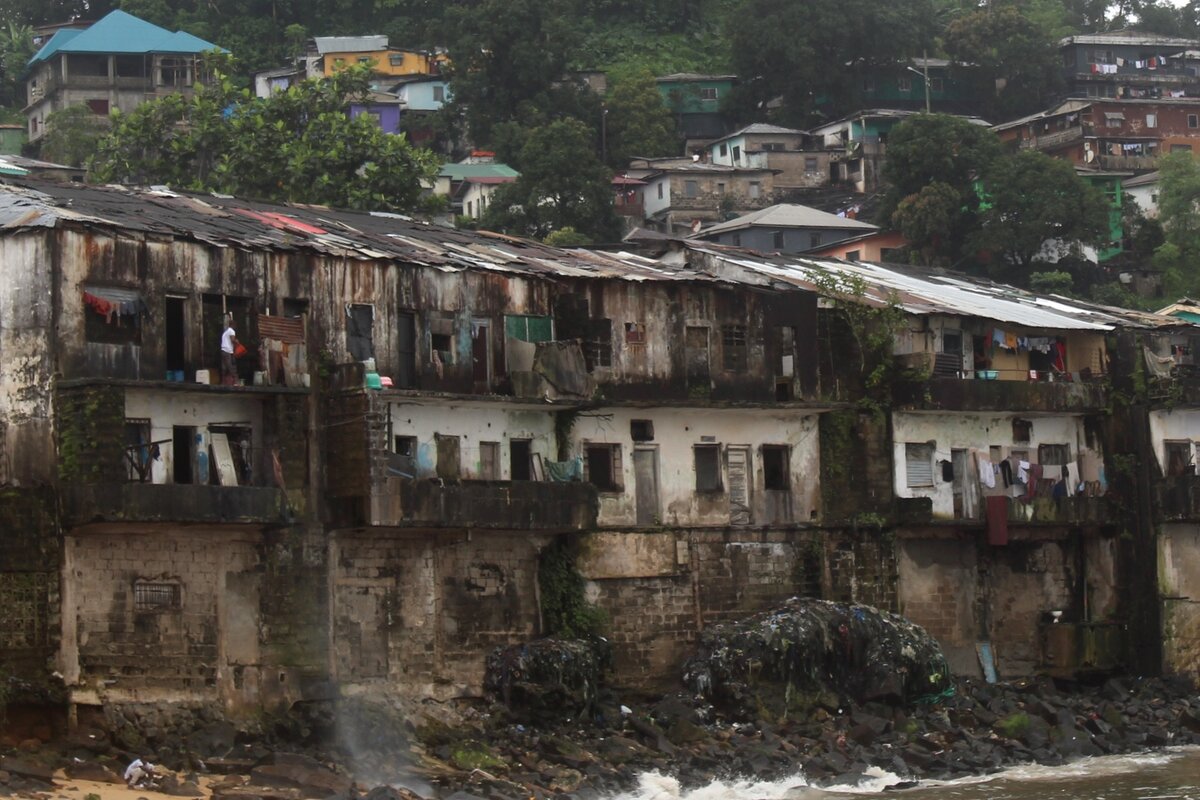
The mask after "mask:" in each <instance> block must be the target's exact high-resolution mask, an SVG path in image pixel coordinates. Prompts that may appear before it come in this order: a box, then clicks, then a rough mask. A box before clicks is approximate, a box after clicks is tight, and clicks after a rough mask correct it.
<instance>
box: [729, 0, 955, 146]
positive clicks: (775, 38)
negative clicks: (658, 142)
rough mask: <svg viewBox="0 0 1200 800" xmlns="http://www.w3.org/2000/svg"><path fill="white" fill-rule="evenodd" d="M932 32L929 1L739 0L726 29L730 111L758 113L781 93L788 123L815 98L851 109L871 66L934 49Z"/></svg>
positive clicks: (798, 120)
mask: <svg viewBox="0 0 1200 800" xmlns="http://www.w3.org/2000/svg"><path fill="white" fill-rule="evenodd" d="M933 34H934V3H933V0H892V1H891V2H887V3H880V2H878V0H805V2H794V0H741V2H740V3H739V4H738V5H737V7H736V8H735V9H734V10H733V11H732V12H731V13H730V15H729V20H728V23H727V27H726V39H727V41H728V44H729V48H730V52H731V53H732V54H733V56H732V58H733V67H734V71H735V72H736V73H737V74H738V75H739V76H740V83H739V86H738V88H737V90H736V95H737V101H736V109H737V111H738V112H739V113H740V114H741V115H742V116H743V117H745V118H747V119H749V118H753V117H759V118H761V117H762V115H763V114H764V113H765V111H766V106H767V103H768V102H769V101H771V100H773V99H775V98H777V97H782V99H783V108H784V114H783V115H782V118H781V120H780V121H782V122H789V123H793V124H800V123H802V122H803V121H804V117H805V115H806V113H807V112H808V111H810V110H811V109H812V108H813V107H814V104H815V102H816V100H817V99H818V98H819V97H823V98H825V99H826V100H827V101H829V102H830V104H831V105H832V106H833V107H834V111H833V113H835V114H836V113H838V112H844V111H848V110H851V109H852V108H853V107H855V106H856V105H857V103H858V99H859V96H860V92H861V87H862V81H863V79H864V78H865V76H866V74H867V72H868V71H869V70H871V69H872V68H873V67H875V66H877V65H888V66H891V65H894V64H895V63H896V62H897V61H899V60H902V59H906V58H910V57H912V56H919V55H921V53H922V52H923V51H924V50H927V49H928V50H932V46H931V45H932V43H933Z"/></svg>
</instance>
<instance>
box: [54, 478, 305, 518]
mask: <svg viewBox="0 0 1200 800" xmlns="http://www.w3.org/2000/svg"><path fill="white" fill-rule="evenodd" d="M283 497H284V494H283V492H282V491H280V490H279V489H275V488H267V487H257V486H206V485H199V484H153V483H117V484H113V483H99V484H82V483H73V484H69V485H67V486H65V487H63V489H62V492H61V498H62V504H63V521H64V524H66V525H68V526H79V525H87V524H92V523H103V522H143V523H150V522H167V523H173V524H177V523H184V524H189V523H190V524H195V523H201V524H202V523H211V524H220V525H231V524H258V525H283V524H286V523H287V522H288V513H287V508H286V507H285V504H284V502H283Z"/></svg>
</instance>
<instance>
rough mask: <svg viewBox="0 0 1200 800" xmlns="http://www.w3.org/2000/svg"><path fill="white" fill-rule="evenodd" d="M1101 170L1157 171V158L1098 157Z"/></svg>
mask: <svg viewBox="0 0 1200 800" xmlns="http://www.w3.org/2000/svg"><path fill="white" fill-rule="evenodd" d="M1099 161H1100V168H1101V169H1115V170H1136V171H1143V172H1145V171H1149V170H1155V169H1158V157H1157V156H1105V155H1102V156H1100V157H1099Z"/></svg>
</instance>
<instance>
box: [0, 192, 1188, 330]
mask: <svg viewBox="0 0 1200 800" xmlns="http://www.w3.org/2000/svg"><path fill="white" fill-rule="evenodd" d="M56 226H67V227H92V228H102V229H111V230H124V231H128V232H132V233H142V234H145V235H150V236H164V237H172V238H180V239H188V240H193V241H199V242H204V243H208V244H211V245H213V246H216V247H234V248H240V249H245V250H255V249H262V250H273V251H301V250H307V251H312V252H317V253H322V254H327V255H333V256H336V257H345V258H354V259H359V260H363V261H373V260H378V261H386V262H394V261H398V262H403V263H408V264H415V265H422V266H428V267H431V268H434V269H439V270H443V271H447V272H456V271H463V270H485V271H493V272H498V273H503V274H511V275H521V276H525V277H529V278H535V279H545V280H554V279H555V278H565V277H571V278H606V279H615V280H627V281H636V282H642V281H688V282H702V283H710V284H717V285H721V284H724V285H728V286H741V287H746V288H753V289H756V290H759V291H797V290H798V291H810V292H811V291H819V290H820V287H821V283H822V281H820V280H819V277H820V276H821V275H822V274H825V275H832V276H834V277H835V278H840V279H843V280H854V281H856V282H858V283H859V284H860V285H861V287H862V295H861V298H860V299H861V300H862V301H863V302H866V303H870V304H874V305H884V304H887V303H890V302H895V303H897V304H899V306H900V307H901V308H903V309H904V310H905V311H907V312H909V313H912V314H918V315H926V314H946V315H954V316H965V317H979V318H983V319H989V320H994V321H996V322H1000V323H1005V324H1009V325H1013V326H1020V327H1023V328H1040V329H1047V330H1064V331H1065V330H1082V331H1096V332H1100V331H1108V330H1113V329H1114V328H1118V327H1138V328H1156V327H1177V326H1178V325H1179V324H1180V321H1179V320H1178V319H1176V318H1174V317H1167V316H1163V315H1157V314H1150V313H1147V312H1140V311H1132V310H1128V309H1118V308H1110V307H1105V306H1099V305H1095V304H1091V303H1085V302H1082V301H1079V300H1074V299H1071V298H1066V297H1059V296H1047V295H1038V294H1034V293H1032V292H1026V291H1024V290H1021V289H1017V288H1015V287H1012V286H1006V285H1004V284H999V283H994V282H992V281H987V280H982V279H979V278H974V277H971V276H967V275H963V274H961V273H954V272H945V271H936V270H930V269H925V268H918V267H906V266H897V265H890V264H869V263H864V262H847V261H840V260H836V259H828V258H817V257H806V256H803V255H787V254H782V255H781V254H770V255H768V254H762V253H756V252H754V251H750V250H743V249H740V248H734V247H725V246H722V245H717V244H713V243H710V242H702V241H695V240H689V241H686V242H682V241H672V242H669V243H665V244H667V245H668V246H669V248H670V249H669V250H668V252H667V253H666V254H665V255H664V256H663V257H662V258H649V257H647V256H643V255H639V254H636V253H631V252H604V251H594V250H585V249H561V248H556V247H550V246H548V245H544V244H541V243H540V242H535V241H530V240H526V239H520V238H516V237H513V236H506V235H504V234H499V233H490V232H487V231H467V230H456V229H454V228H447V227H443V226H438V225H431V224H427V223H424V222H420V221H417V220H413V219H410V218H408V217H405V216H404V215H401V214H387V213H361V212H350V211H338V210H335V209H329V208H325V207H320V206H294V205H293V206H279V205H270V204H266V203H256V202H251V201H246V200H239V199H237V198H232V197H226V196H216V195H189V194H183V193H177V192H173V191H169V190H165V189H149V190H148V189H127V188H122V187H112V186H88V185H84V184H77V183H50V182H45V181H38V180H34V179H24V178H22V179H14V180H12V181H10V182H8V183H0V235H4V234H8V233H12V232H13V231H15V230H20V229H29V228H45V227H56Z"/></svg>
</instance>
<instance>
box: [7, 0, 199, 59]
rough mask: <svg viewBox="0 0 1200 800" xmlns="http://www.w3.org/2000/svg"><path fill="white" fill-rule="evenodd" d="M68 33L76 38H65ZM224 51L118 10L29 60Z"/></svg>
mask: <svg viewBox="0 0 1200 800" xmlns="http://www.w3.org/2000/svg"><path fill="white" fill-rule="evenodd" d="M68 33H70V34H73V35H70V36H66V35H64V34H68ZM221 49H222V48H220V47H217V46H216V45H215V44H213V43H212V42H206V41H204V40H203V39H201V38H199V37H197V36H193V35H191V34H190V33H184V32H183V31H175V32H172V31H169V30H167V29H166V28H160V27H158V26H157V25H153V24H151V23H149V22H146V21H145V20H143V19H138V18H137V17H135V16H133V15H132V14H127V13H125V12H124V11H121V10H120V9H118V10H116V11H112V12H109V13H108V14H106V15H105V16H104V17H103V18H102V19H101V20H100V21H99V22H97V23H96V24H95V25H92V26H91V27H90V28H88V29H87V30H83V31H67V30H60V31H59V32H58V33H56V34H54V36H52V37H51V38H50V41H48V42H46V44H45V45H44V46H43V47H42V49H41V50H39V51H38V52H37V53H36V54H35V55H34V57H33V58H31V59H30V60H29V63H30V64H33V63H35V62H38V61H43V60H45V59H47V58H49V57H50V56H52V55H54V54H56V53H117V54H124V55H144V54H147V53H175V54H180V55H196V54H199V53H203V52H205V51H206V50H221Z"/></svg>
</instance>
